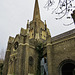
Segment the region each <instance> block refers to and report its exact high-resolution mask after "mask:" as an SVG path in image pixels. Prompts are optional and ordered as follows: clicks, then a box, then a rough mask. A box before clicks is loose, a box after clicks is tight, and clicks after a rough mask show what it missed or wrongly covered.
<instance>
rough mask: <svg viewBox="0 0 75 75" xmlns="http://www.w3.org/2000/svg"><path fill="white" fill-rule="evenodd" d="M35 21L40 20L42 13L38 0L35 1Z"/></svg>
mask: <svg viewBox="0 0 75 75" xmlns="http://www.w3.org/2000/svg"><path fill="white" fill-rule="evenodd" d="M34 19H40V11H39V5H38V0H35V7H34V15H33V20H34Z"/></svg>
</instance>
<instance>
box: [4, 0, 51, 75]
mask: <svg viewBox="0 0 75 75" xmlns="http://www.w3.org/2000/svg"><path fill="white" fill-rule="evenodd" d="M47 35H49V37H50V33H49V30H48V28H47V25H46V21H45V23H44V22H43V21H42V20H41V17H40V11H39V5H38V0H35V7H34V14H33V20H32V21H31V22H29V20H28V21H27V29H23V28H21V32H20V34H18V35H16V37H15V38H14V37H9V41H8V47H7V51H6V56H5V63H4V69H3V71H4V72H3V75H10V74H15V75H35V74H36V71H37V64H38V63H37V62H38V53H37V52H36V50H35V44H36V43H37V42H38V41H39V42H41V43H43V42H46V38H47V37H46V36H47ZM49 40H50V39H49Z"/></svg>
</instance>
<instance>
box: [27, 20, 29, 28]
mask: <svg viewBox="0 0 75 75" xmlns="http://www.w3.org/2000/svg"><path fill="white" fill-rule="evenodd" d="M28 28H29V20H27V29H28Z"/></svg>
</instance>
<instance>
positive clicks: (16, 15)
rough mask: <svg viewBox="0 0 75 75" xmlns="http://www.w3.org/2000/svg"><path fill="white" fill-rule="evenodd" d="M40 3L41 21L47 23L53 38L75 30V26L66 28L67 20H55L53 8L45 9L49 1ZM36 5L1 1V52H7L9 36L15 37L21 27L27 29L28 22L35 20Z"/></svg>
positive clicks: (26, 1)
mask: <svg viewBox="0 0 75 75" xmlns="http://www.w3.org/2000/svg"><path fill="white" fill-rule="evenodd" d="M38 1H39V7H40V14H41V19H42V20H43V21H44V20H46V21H47V26H48V28H49V30H50V33H51V36H52V37H53V36H56V35H58V34H61V33H64V32H66V31H69V30H72V29H74V28H75V25H74V24H72V25H70V26H64V25H63V23H64V22H65V21H66V19H63V20H58V21H57V20H55V15H52V14H51V11H52V8H51V9H50V10H48V11H47V10H46V9H45V8H44V5H45V3H46V1H47V0H38ZM34 3H35V0H0V50H1V49H4V50H6V48H7V42H8V38H9V36H12V37H15V36H16V34H19V33H20V29H21V27H22V28H26V24H27V20H28V19H29V21H31V20H32V19H33V11H34ZM54 7H56V6H54Z"/></svg>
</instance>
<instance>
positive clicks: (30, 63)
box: [29, 56, 33, 66]
mask: <svg viewBox="0 0 75 75" xmlns="http://www.w3.org/2000/svg"><path fill="white" fill-rule="evenodd" d="M29 65H30V66H32V65H33V58H32V57H31V56H30V57H29Z"/></svg>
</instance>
